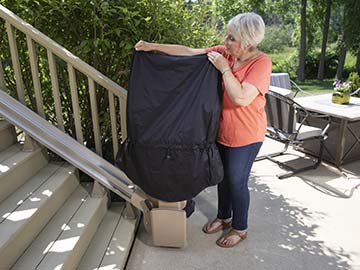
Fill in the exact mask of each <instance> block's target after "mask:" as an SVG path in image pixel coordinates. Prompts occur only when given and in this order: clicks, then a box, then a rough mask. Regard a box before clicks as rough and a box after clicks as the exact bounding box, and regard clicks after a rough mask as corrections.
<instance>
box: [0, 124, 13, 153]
mask: <svg viewBox="0 0 360 270" xmlns="http://www.w3.org/2000/svg"><path fill="white" fill-rule="evenodd" d="M15 143H16V132H15V128H14V126H12V125H11V124H9V123H8V122H6V121H4V120H0V151H3V150H5V149H6V148H8V147H10V146H11V145H13V144H15Z"/></svg>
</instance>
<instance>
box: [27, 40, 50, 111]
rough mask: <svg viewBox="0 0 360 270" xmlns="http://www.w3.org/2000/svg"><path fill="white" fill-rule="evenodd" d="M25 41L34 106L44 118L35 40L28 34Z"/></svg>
mask: <svg viewBox="0 0 360 270" xmlns="http://www.w3.org/2000/svg"><path fill="white" fill-rule="evenodd" d="M26 42H27V46H28V49H29V58H30V66H31V76H32V80H33V85H34V92H35V100H36V108H37V113H38V114H39V115H40V116H42V117H43V118H45V112H44V101H43V97H42V94H41V84H40V79H39V67H38V62H37V59H38V57H37V53H36V49H35V42H34V41H33V40H32V39H31V37H30V36H29V35H26Z"/></svg>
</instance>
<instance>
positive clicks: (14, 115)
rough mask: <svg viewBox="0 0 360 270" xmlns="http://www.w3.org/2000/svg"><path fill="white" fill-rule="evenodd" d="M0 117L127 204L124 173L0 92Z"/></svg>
mask: <svg viewBox="0 0 360 270" xmlns="http://www.w3.org/2000/svg"><path fill="white" fill-rule="evenodd" d="M0 115H2V116H3V117H4V118H5V119H6V120H7V121H8V122H10V123H12V124H13V125H15V126H17V127H19V128H20V129H22V130H24V131H25V132H26V133H27V134H29V135H30V136H31V137H33V138H34V139H35V140H37V141H39V142H41V144H42V145H44V146H45V147H47V148H48V149H50V150H52V151H53V152H55V153H56V154H58V155H59V156H61V157H62V158H63V159H65V160H66V161H67V162H69V163H70V164H72V165H74V166H75V167H77V168H78V169H80V170H81V171H83V172H85V173H86V174H88V175H89V176H90V177H92V178H94V179H95V180H97V181H99V182H100V183H101V184H102V185H104V186H105V187H107V188H109V189H110V190H112V191H114V192H115V193H116V194H118V195H119V196H121V197H122V198H124V199H125V200H127V201H130V200H131V197H132V195H133V193H134V187H133V183H132V182H131V181H130V179H129V178H128V177H127V176H126V175H125V173H124V172H122V171H121V170H119V169H118V168H116V167H115V166H114V165H112V164H110V163H109V162H107V161H106V160H105V159H103V158H102V157H100V156H98V155H97V154H95V153H94V152H92V151H91V150H89V149H87V148H86V147H85V146H83V145H82V144H80V143H79V142H77V141H76V140H74V139H73V138H71V137H70V136H69V135H67V134H66V133H64V132H63V131H61V130H60V129H58V128H57V127H55V126H53V125H52V124H50V123H48V122H47V121H46V120H45V119H43V118H42V117H41V116H39V115H38V114H36V113H35V112H33V111H32V110H30V109H29V108H27V107H26V106H24V105H23V104H21V103H20V102H19V101H17V100H16V99H14V98H12V97H10V96H9V95H8V94H7V93H5V91H4V90H3V89H0Z"/></svg>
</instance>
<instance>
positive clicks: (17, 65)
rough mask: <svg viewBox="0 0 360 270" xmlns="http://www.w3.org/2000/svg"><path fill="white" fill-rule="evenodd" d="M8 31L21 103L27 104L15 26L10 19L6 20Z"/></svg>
mask: <svg viewBox="0 0 360 270" xmlns="http://www.w3.org/2000/svg"><path fill="white" fill-rule="evenodd" d="M6 31H7V34H8V39H9V45H10V53H11V60H12V64H13V68H14V75H15V81H16V90H17V95H18V99H19V101H20V102H21V103H23V104H25V94H24V83H23V80H22V75H21V67H20V61H19V54H18V49H17V45H16V39H15V33H14V28H13V26H12V25H11V24H10V23H9V22H8V21H7V22H6Z"/></svg>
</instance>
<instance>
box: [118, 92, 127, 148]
mask: <svg viewBox="0 0 360 270" xmlns="http://www.w3.org/2000/svg"><path fill="white" fill-rule="evenodd" d="M120 120H121V141H122V142H124V141H125V139H126V138H127V129H126V98H123V97H121V98H120Z"/></svg>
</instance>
